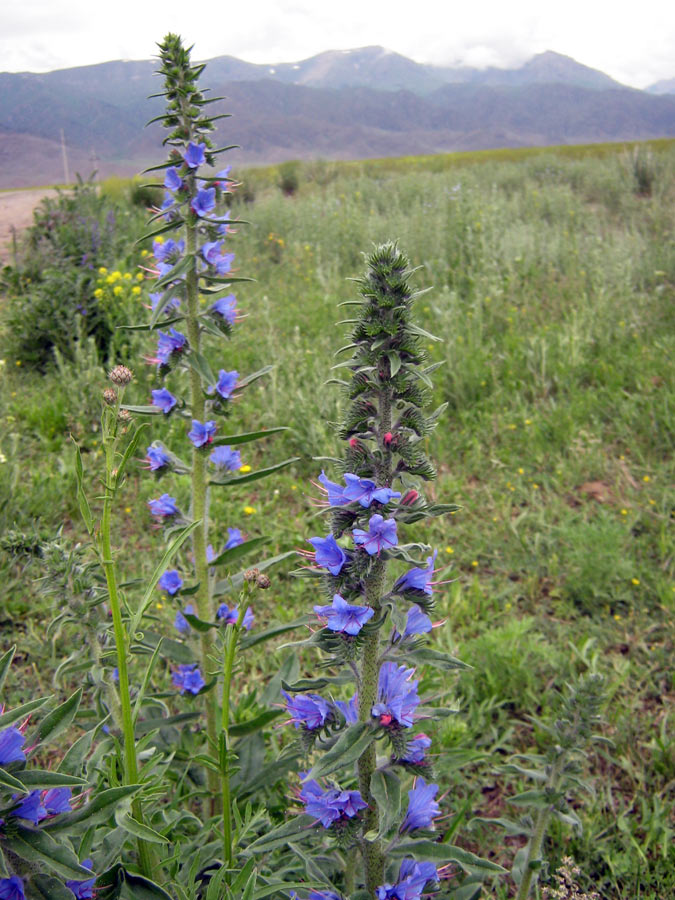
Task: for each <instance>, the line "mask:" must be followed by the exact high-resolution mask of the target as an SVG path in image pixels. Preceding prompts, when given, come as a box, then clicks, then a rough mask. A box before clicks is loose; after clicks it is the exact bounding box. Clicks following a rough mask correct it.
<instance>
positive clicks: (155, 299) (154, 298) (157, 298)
mask: <svg viewBox="0 0 675 900" xmlns="http://www.w3.org/2000/svg"><path fill="white" fill-rule="evenodd" d="M148 296H149V297H150V308H151V309H157V305H158V304H159V303H160V302H161V300H162V297H163V296H164V294H163V293H162V291H157V292H156V293H154V294H148ZM179 306H180V297H172V298H171V299H170V300H169V301H168V302H167V304H166V306H165V307H164V315H168V314H169V313H170V312H171V311H172V310H174V309H178V308H179Z"/></svg>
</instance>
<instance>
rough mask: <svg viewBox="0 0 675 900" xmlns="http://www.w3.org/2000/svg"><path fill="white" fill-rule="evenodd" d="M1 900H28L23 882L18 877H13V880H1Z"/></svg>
mask: <svg viewBox="0 0 675 900" xmlns="http://www.w3.org/2000/svg"><path fill="white" fill-rule="evenodd" d="M0 900H26V895H25V894H24V892H23V881H22V880H21V879H20V878H19V876H18V875H12V876H11V878H0Z"/></svg>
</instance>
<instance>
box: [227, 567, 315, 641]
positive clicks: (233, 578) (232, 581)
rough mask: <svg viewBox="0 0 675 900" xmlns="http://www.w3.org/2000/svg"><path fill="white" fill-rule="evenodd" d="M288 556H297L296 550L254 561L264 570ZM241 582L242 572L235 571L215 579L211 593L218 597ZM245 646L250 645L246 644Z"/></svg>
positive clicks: (241, 584)
mask: <svg viewBox="0 0 675 900" xmlns="http://www.w3.org/2000/svg"><path fill="white" fill-rule="evenodd" d="M289 556H297V552H296V551H295V550H287V551H286V553H280V554H279V555H278V556H272V557H271V558H270V559H264V560H263V561H262V562H259V563H256V568H257V569H258V571H260V572H264V571H265V569H270V568H271V567H272V566H276V565H277V564H278V563H280V562H283V560H285V559H288V557H289ZM243 584H244V572H237V574H236V575H230V576H229V578H224V579H223V580H222V581H217V582H216V584H215V587H214V589H213V595H214V597H219V596H221V595H222V594H229V593H230V592H232V593H234V592H236V591H239V590H241V588H242V586H243ZM241 646H242V647H243V646H244V642H243V641H242V642H241ZM246 646H250V645H248V644H247V645H246Z"/></svg>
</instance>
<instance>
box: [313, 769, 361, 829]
mask: <svg viewBox="0 0 675 900" xmlns="http://www.w3.org/2000/svg"><path fill="white" fill-rule="evenodd" d="M300 798H301V800H302V801H303V803H304V804H305V809H306V810H307V813H308V814H309V815H310V816H315V817H316V818H317V819H318V820H319V821H320V822H321V824H322V825H323V827H324V828H330V827H331V825H334V824H335V822H337V821H339V820H341V819H342V820H344V819H353V818H354V816H356V815H358V813H359V811H360V810H362V809H365V808H366V807H367V806H368V804H367V803H364V801H363V799H362V797H361V794H360V792H359V791H341V790H339V789H336V788H329V789H328V790H326V791H324V790H322V788H321V786H320V785H319V783H318V782H317V781H314V779H312V780H311V781H308V782H306V784H305V785H303V788H302V790H301V792H300Z"/></svg>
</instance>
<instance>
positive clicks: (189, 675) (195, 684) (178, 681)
mask: <svg viewBox="0 0 675 900" xmlns="http://www.w3.org/2000/svg"><path fill="white" fill-rule="evenodd" d="M171 681H172V682H173V686H174V687H177V688H180V692H181V694H187V693H188V692H189V693H190V694H198V693H199V692H200V691H201V689H202V688H203V687H204V686H205V685H206V682H205V681H204V679H203V678H202V673H201V672H200V671H199V666H198V665H197V663H183V664H182V665H180V666H178V669H177V670H176V671H175V672H173V673H172V675H171Z"/></svg>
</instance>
